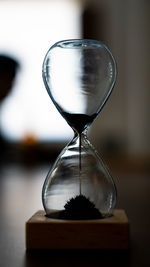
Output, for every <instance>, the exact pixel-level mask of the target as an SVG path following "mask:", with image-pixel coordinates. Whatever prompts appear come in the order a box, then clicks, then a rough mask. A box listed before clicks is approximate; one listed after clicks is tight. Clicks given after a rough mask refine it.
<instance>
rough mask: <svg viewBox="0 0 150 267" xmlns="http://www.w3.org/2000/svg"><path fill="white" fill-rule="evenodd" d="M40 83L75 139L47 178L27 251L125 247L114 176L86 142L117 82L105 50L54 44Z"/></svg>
mask: <svg viewBox="0 0 150 267" xmlns="http://www.w3.org/2000/svg"><path fill="white" fill-rule="evenodd" d="M43 79H44V83H45V86H46V89H47V91H48V94H49V96H50V98H51V99H52V101H53V103H54V105H55V106H56V108H57V109H58V111H59V112H60V114H61V115H62V116H63V117H64V119H65V120H66V121H67V123H68V124H69V125H70V126H71V128H72V129H73V131H74V137H73V139H72V140H71V141H70V143H69V144H68V145H67V146H66V147H65V148H64V149H63V151H62V152H61V153H60V155H59V156H58V158H57V160H56V162H55V163H54V166H53V167H52V168H51V169H50V171H49V173H48V175H47V177H46V179H45V182H44V185H43V189H42V201H43V206H44V209H45V211H43V210H40V211H37V212H36V213H35V214H34V215H33V216H32V217H31V218H30V219H29V220H28V221H27V223H26V247H27V249H127V248H129V222H128V218H127V216H126V214H125V212H124V210H118V209H114V208H115V205H116V199H117V196H116V195H117V194H116V187H115V184H114V181H113V178H112V176H111V175H110V173H109V170H108V168H107V166H106V165H105V164H104V163H103V161H102V159H101V158H100V156H99V155H98V153H97V152H96V150H95V148H94V147H93V146H92V145H91V144H90V142H89V140H88V138H87V130H88V128H89V127H90V125H91V124H92V122H93V121H94V119H95V118H96V117H97V115H98V114H99V113H100V111H101V110H102V108H103V107H104V105H105V103H106V101H107V99H108V98H109V96H110V94H111V92H112V89H113V86H114V83H115V80H116V65H115V61H114V59H113V57H112V55H111V53H110V51H109V49H108V48H107V47H106V46H105V45H104V44H103V43H101V42H98V41H93V40H84V39H81V40H66V41H60V42H57V43H56V44H54V45H53V46H52V47H51V48H50V49H49V51H48V52H47V54H46V56H45V59H44V62H43ZM56 123H57V122H56ZM60 131H61V129H60ZM45 212H46V214H45ZM45 215H46V216H45Z"/></svg>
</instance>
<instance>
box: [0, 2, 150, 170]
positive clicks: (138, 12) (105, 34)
mask: <svg viewBox="0 0 150 267" xmlns="http://www.w3.org/2000/svg"><path fill="white" fill-rule="evenodd" d="M149 14H150V1H147V0H127V1H123V0H114V1H111V0H105V1H104V0H100V1H99V0H92V1H90V0H89V1H88V0H87V1H86V0H83V1H82V0H44V1H42V0H31V1H25V0H21V1H19V0H7V1H3V0H0V32H1V38H0V58H1V59H0V61H1V62H2V61H3V59H4V57H5V58H6V57H7V59H8V58H9V59H10V60H12V61H14V62H15V67H14V69H15V71H14V74H13V75H12V76H11V71H12V69H10V70H9V77H8V76H6V72H5V71H4V68H3V67H1V68H0V70H1V73H0V90H1V99H0V145H1V157H0V159H1V163H2V164H5V163H9V164H10V163H21V164H26V165H27V166H29V165H31V166H32V165H33V164H39V163H46V162H51V161H53V160H54V159H55V158H56V157H57V155H58V154H59V153H60V151H61V149H62V148H63V147H64V146H65V145H66V144H67V143H68V142H69V141H70V140H71V138H72V137H73V131H72V130H71V128H70V127H69V126H68V125H67V123H66V121H65V120H64V119H63V118H62V117H61V115H60V114H59V113H58V111H57V110H56V108H55V107H54V105H53V104H52V102H51V100H50V98H49V96H48V94H47V92H46V90H45V87H44V84H43V81H42V74H41V72H42V62H43V59H44V56H45V54H46V52H47V50H48V49H49V47H50V46H51V45H52V44H53V43H55V42H56V41H59V40H64V39H71V38H72V39H75V38H87V39H96V40H100V41H102V42H104V43H105V44H106V45H107V46H108V47H109V48H110V50H111V52H112V54H113V55H114V58H115V59H116V62H117V68H118V77H117V82H116V85H115V88H114V91H113V93H112V95H111V97H110V99H109V101H108V102H107V104H106V106H105V107H104V109H103V110H102V112H101V113H100V115H99V116H98V118H97V119H96V120H95V121H94V123H93V124H92V126H91V128H90V130H89V133H88V135H89V139H90V140H91V142H92V144H93V145H94V146H95V147H96V149H97V150H98V151H99V152H100V153H101V154H102V155H103V157H104V159H106V161H108V163H110V165H111V164H112V167H114V168H117V169H118V168H123V169H128V168H129V169H134V168H138V169H142V170H145V169H147V170H150V164H149V163H150V138H149V136H150V121H149V120H150V119H149V114H150V105H149V100H150V90H149V89H150V76H149V69H150V53H149V47H150V34H149V26H150V16H149ZM1 64H2V63H1ZM8 65H10V64H9V63H8ZM7 73H8V71H7ZM58 79H59V77H58ZM60 86H61V85H60ZM62 90H63V88H62Z"/></svg>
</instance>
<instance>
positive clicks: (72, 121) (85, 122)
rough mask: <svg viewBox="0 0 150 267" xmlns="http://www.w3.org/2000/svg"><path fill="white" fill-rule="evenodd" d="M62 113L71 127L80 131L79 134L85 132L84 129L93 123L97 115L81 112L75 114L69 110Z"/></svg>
mask: <svg viewBox="0 0 150 267" xmlns="http://www.w3.org/2000/svg"><path fill="white" fill-rule="evenodd" d="M61 114H62V115H63V117H64V118H65V120H66V121H67V122H68V124H69V125H70V126H71V128H72V129H73V130H75V131H76V132H78V134H81V133H83V132H84V130H85V129H86V128H88V127H89V126H90V125H91V123H92V122H93V120H94V119H95V118H96V116H97V114H96V113H95V114H93V115H86V114H80V113H77V114H74V113H68V112H61Z"/></svg>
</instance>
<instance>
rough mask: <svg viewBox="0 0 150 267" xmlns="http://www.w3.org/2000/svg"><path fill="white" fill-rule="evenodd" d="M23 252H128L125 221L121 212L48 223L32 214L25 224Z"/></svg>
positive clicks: (43, 214) (41, 217) (127, 230)
mask: <svg viewBox="0 0 150 267" xmlns="http://www.w3.org/2000/svg"><path fill="white" fill-rule="evenodd" d="M26 248H27V249H128V248H129V221H128V218H127V216H126V213H125V211H124V210H114V213H113V216H111V217H109V218H105V219H98V220H87V221H83V220H80V221H71V220H59V219H50V218H47V217H46V216H45V212H44V211H42V210H40V211H38V212H36V213H35V214H34V215H33V216H32V217H31V218H30V219H29V220H28V221H27V223H26Z"/></svg>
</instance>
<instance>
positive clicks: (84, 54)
mask: <svg viewBox="0 0 150 267" xmlns="http://www.w3.org/2000/svg"><path fill="white" fill-rule="evenodd" d="M43 80H44V83H45V86H46V89H47V91H48V94H49V96H50V97H51V99H52V101H53V103H54V104H55V106H56V108H57V109H58V110H59V112H60V113H61V114H62V116H63V117H64V118H65V119H66V120H67V122H68V123H69V124H71V125H72V126H73V128H75V129H76V128H77V125H78V127H80V129H76V130H77V131H79V130H80V131H83V129H84V128H85V126H86V125H88V124H90V123H91V122H92V121H93V119H94V118H95V117H96V116H97V114H98V113H99V112H100V111H101V109H102V108H103V106H104V104H105V102H106V101H107V99H108V97H109V95H110V93H111V91H112V88H113V86H114V83H115V80H116V65H115V61H114V59H113V57H112V54H111V53H110V51H109V49H108V48H107V47H106V45H105V44H103V43H102V42H99V41H94V40H86V39H81V40H66V41H60V42H57V43H56V44H54V45H53V46H52V47H51V48H50V49H49V50H48V52H47V54H46V56H45V59H44V63H43ZM72 114H74V115H72ZM78 114H80V115H81V114H82V119H81V116H80V118H79V116H78ZM78 121H80V122H82V124H81V125H79V124H78Z"/></svg>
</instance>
